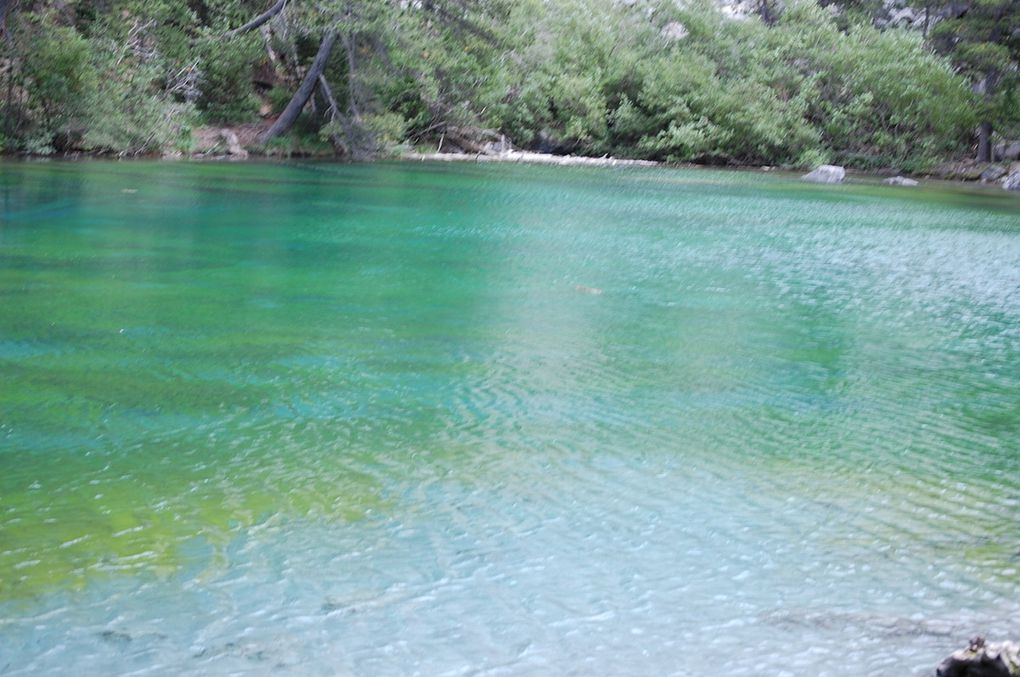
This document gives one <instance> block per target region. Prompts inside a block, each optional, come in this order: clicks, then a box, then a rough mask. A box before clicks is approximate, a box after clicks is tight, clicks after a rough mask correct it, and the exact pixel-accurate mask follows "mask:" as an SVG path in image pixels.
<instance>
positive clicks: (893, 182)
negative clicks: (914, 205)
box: [882, 176, 917, 186]
mask: <svg viewBox="0 0 1020 677" xmlns="http://www.w3.org/2000/svg"><path fill="white" fill-rule="evenodd" d="M882 183H886V184H889V185H890V186H916V185H917V181H914V180H913V179H908V178H907V177H905V176H891V177H889V178H888V179H886V180H885V181H883V182H882Z"/></svg>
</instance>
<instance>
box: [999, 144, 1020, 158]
mask: <svg viewBox="0 0 1020 677" xmlns="http://www.w3.org/2000/svg"><path fill="white" fill-rule="evenodd" d="M995 158H996V159H997V160H1010V161H1013V160H1020V141H1013V142H1012V143H1000V144H999V145H997V146H996V147H995Z"/></svg>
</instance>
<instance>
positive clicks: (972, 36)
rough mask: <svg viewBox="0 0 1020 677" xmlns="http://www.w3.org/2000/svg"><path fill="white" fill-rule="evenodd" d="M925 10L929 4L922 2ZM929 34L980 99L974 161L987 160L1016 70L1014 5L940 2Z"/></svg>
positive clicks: (1018, 40)
mask: <svg viewBox="0 0 1020 677" xmlns="http://www.w3.org/2000/svg"><path fill="white" fill-rule="evenodd" d="M924 6H925V8H926V9H927V8H930V6H931V3H930V0H929V1H928V2H925V3H924ZM939 16H940V18H939V19H938V20H937V23H935V25H934V27H933V28H932V29H931V32H930V34H929V39H930V41H931V43H932V45H933V46H934V47H935V48H936V49H937V50H938V51H940V52H942V53H944V54H947V55H949V56H950V58H951V59H952V60H953V62H954V63H955V64H956V66H957V67H958V68H959V69H960V71H961V72H963V73H965V74H966V75H967V76H968V77H969V78H970V79H971V81H972V82H973V83H974V90H975V91H976V92H977V93H978V94H980V95H981V99H982V106H981V109H980V110H979V111H978V113H979V118H980V124H979V125H978V153H977V155H978V157H977V159H978V161H979V162H991V160H992V132H993V130H994V128H995V126H996V123H997V122H1000V121H1004V120H1005V119H1007V118H1008V117H1009V116H1010V115H1015V114H1016V113H1015V111H1012V110H1010V109H1011V108H1012V106H1010V101H1011V100H1012V98H1013V96H1014V94H1015V92H1016V89H1017V87H1018V85H1020V82H1018V72H1017V70H1018V67H1020V2H1017V0H968V1H966V2H961V1H959V0H956V1H955V2H949V3H944V5H943V6H942V8H941V11H940V12H939Z"/></svg>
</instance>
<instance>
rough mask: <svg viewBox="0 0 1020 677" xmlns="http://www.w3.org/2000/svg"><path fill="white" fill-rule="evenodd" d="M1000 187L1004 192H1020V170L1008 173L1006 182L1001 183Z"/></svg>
mask: <svg viewBox="0 0 1020 677" xmlns="http://www.w3.org/2000/svg"><path fill="white" fill-rule="evenodd" d="M1002 187H1003V188H1005V189H1006V190H1020V169H1017V170H1014V171H1012V172H1010V174H1009V176H1007V177H1006V180H1005V181H1003V182H1002Z"/></svg>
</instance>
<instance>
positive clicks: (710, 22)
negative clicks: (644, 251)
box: [0, 0, 1020, 169]
mask: <svg viewBox="0 0 1020 677" xmlns="http://www.w3.org/2000/svg"><path fill="white" fill-rule="evenodd" d="M839 4H840V6H843V5H846V3H845V2H843V3H839ZM266 6H267V3H266V2H261V1H257V0H203V1H202V2H188V3H182V2H177V1H175V0H120V1H119V2H115V3H109V2H96V1H95V0H77V1H76V2H72V3H57V2H53V1H52V0H33V1H31V2H23V3H18V4H17V5H15V7H16V8H17V9H16V11H15V12H14V13H13V14H12V16H11V17H9V19H10V20H9V25H10V27H11V31H10V36H11V40H9V41H8V44H9V46H8V49H10V50H12V58H10V59H7V60H6V61H7V63H8V64H9V66H8V68H7V69H6V71H5V72H6V76H5V77H6V78H7V82H8V83H9V84H11V87H10V91H11V92H13V93H14V95H13V96H12V97H11V99H10V100H9V101H7V102H5V103H3V104H0V105H3V106H4V114H5V115H4V118H5V124H4V125H3V129H2V130H0V132H2V133H3V134H4V135H5V137H6V140H5V141H6V143H7V147H8V148H14V149H16V150H23V151H24V150H28V151H33V152H49V151H52V150H54V149H57V150H60V149H69V150H74V149H78V148H82V149H89V150H97V151H104V152H114V153H138V152H149V151H156V150H160V149H174V148H182V149H186V147H187V145H188V136H189V130H190V129H191V128H192V127H193V126H195V125H197V124H199V123H203V122H204V123H206V124H216V125H220V124H234V123H243V122H251V121H254V120H256V119H257V118H256V115H255V113H256V111H257V109H258V108H259V106H260V104H265V105H266V107H267V109H268V110H271V111H274V112H276V113H279V112H280V111H281V110H282V109H283V108H284V107H285V106H286V104H287V102H288V100H289V98H290V96H291V94H292V93H293V92H294V90H295V89H296V87H297V85H298V83H299V82H300V80H301V77H302V74H303V72H304V69H305V68H307V67H308V65H309V64H310V62H311V60H312V59H313V58H314V55H315V53H316V51H317V49H318V45H319V42H320V40H321V37H322V35H323V32H324V30H325V28H326V27H327V26H331V27H334V28H336V29H338V30H339V31H340V34H341V36H342V39H340V40H338V41H337V46H336V47H335V48H334V52H333V55H332V58H331V59H330V61H329V62H328V65H327V68H326V70H325V73H324V76H325V78H326V79H327V81H328V82H329V83H330V85H331V92H332V95H333V97H334V99H335V102H336V109H335V110H334V109H333V107H332V105H331V104H330V102H329V101H328V100H327V97H325V96H324V95H323V93H322V92H321V91H319V92H317V93H316V94H315V96H314V97H313V98H312V101H311V103H310V104H309V105H307V106H306V108H305V111H304V114H303V115H302V116H301V118H300V119H299V122H298V124H297V125H295V127H294V128H293V133H294V134H295V135H298V136H302V138H307V139H312V140H313V141H312V142H309V143H311V144H312V145H315V144H319V143H322V142H323V140H328V141H329V142H330V143H333V144H335V145H336V147H337V148H344V147H351V146H354V145H360V146H363V147H365V148H380V147H387V146H388V147H396V146H399V145H401V144H406V143H423V144H434V143H437V142H438V139H439V138H440V137H442V136H443V135H447V134H450V135H453V136H456V135H457V134H460V133H462V132H463V130H471V129H476V130H478V129H489V130H494V131H497V132H501V133H504V134H506V135H508V136H509V137H510V138H511V139H512V140H513V141H515V142H516V143H517V144H519V145H524V146H533V147H537V146H541V147H542V148H546V149H553V150H556V151H558V152H577V153H587V154H605V153H611V154H615V155H620V156H631V157H646V158H653V159H661V160H670V161H696V162H707V163H719V164H726V163H733V164H747V163H754V164H766V163H767V164H787V165H809V164H815V163H818V162H820V161H822V160H832V161H838V162H841V163H845V164H848V165H852V166H858V167H867V168H877V167H890V166H895V167H898V168H902V169H917V168H920V167H923V166H924V165H927V164H931V163H932V162H935V161H937V160H939V159H943V158H945V157H947V156H952V155H959V154H964V153H967V152H969V146H970V143H971V136H972V132H973V128H974V125H975V123H976V121H977V119H978V114H979V113H981V114H982V115H983V116H984V117H986V118H987V117H989V116H992V117H995V118H996V119H998V120H999V121H1000V122H999V123H998V124H999V128H1000V129H1007V130H1009V129H1013V130H1015V131H1017V132H1020V113H1017V112H1016V111H1017V110H1020V106H1015V105H1013V106H1011V103H1015V99H1016V95H1015V92H1016V91H1017V88H1015V87H1014V88H1004V89H1003V90H1002V91H1003V92H1006V93H1004V94H1003V95H1002V96H999V97H998V98H997V99H995V101H985V102H982V101H979V100H978V99H977V98H976V97H975V95H974V94H972V93H971V91H970V89H969V86H968V82H967V81H966V79H965V78H964V77H962V76H961V75H959V74H957V73H955V72H954V71H953V68H952V67H951V65H950V63H949V62H948V61H946V60H945V59H944V58H942V57H938V56H936V55H934V54H933V53H932V51H931V50H930V49H929V47H928V46H926V44H925V43H924V41H923V37H922V36H921V35H919V34H918V33H912V32H908V31H905V30H899V29H895V30H893V29H890V30H878V29H876V28H874V27H873V26H871V25H870V23H868V18H869V14H868V12H866V11H864V10H862V9H861V8H860V7H857V6H856V5H854V7H855V8H856V9H854V10H853V11H844V12H843V13H841V14H839V13H836V12H834V11H832V8H825V7H822V6H820V5H819V4H818V3H817V2H816V0H788V1H787V2H786V3H785V10H784V11H783V12H782V13H781V14H780V15H779V16H778V20H777V21H771V19H773V18H775V17H770V22H769V25H767V24H766V23H765V22H763V21H762V20H760V19H759V18H758V17H757V16H750V17H746V18H744V19H743V20H732V19H729V18H727V17H725V16H724V15H723V14H722V13H721V12H720V11H719V9H718V7H717V5H716V4H715V3H714V2H713V0H687V1H686V2H684V3H677V2H675V0H632V1H630V2H619V0H559V1H558V2H555V3H550V2H546V1H545V0H516V1H513V2H511V1H510V0H471V1H470V2H464V3H454V4H449V3H421V4H417V3H393V2H389V1H388V0H362V1H361V2H358V3H346V2H345V3H341V2H339V1H338V0H324V1H323V2H320V3H316V4H311V3H305V2H297V1H296V0H295V1H294V2H291V3H289V4H288V6H287V9H286V10H285V14H284V15H281V18H279V20H278V21H277V20H274V21H275V23H270V24H267V25H266V27H265V28H266V29H268V30H269V31H270V33H271V36H272V37H271V38H270V39H269V40H268V41H266V40H264V37H263V35H262V34H261V33H259V32H251V33H247V34H244V35H235V36H231V37H228V36H225V31H226V30H227V29H228V28H230V27H235V26H239V25H241V24H242V23H244V22H245V21H247V20H248V19H249V18H251V17H252V16H254V15H255V14H257V13H258V12H260V11H262V10H263V9H264V8H265V7H266ZM455 6H456V9H454V7H455ZM975 49H977V47H975ZM975 58H976V57H975ZM267 71H268V72H269V75H268V76H267V75H266V73H267ZM256 73H261V74H262V75H260V76H259V77H260V79H261V84H260V85H259V86H262V87H264V88H268V90H267V91H259V90H258V89H257V87H256V85H255V83H254V82H253V79H254V77H255V75H256ZM1010 78H1013V79H1016V74H1015V73H1012V72H1010V73H1005V74H1003V77H1002V82H1007V81H1008V80H1009V79H1010ZM3 84H5V83H3V82H0V85H3ZM991 105H994V106H996V107H997V109H996V110H995V111H988V110H982V106H985V107H986V108H987V107H988V106H991ZM1011 125H1012V126H1011ZM478 134H479V138H493V137H492V135H491V134H488V133H481V132H479V133H478ZM447 138H449V137H447ZM497 138H498V137H497ZM299 145H300V144H299ZM307 145H309V144H307V143H306V144H304V145H302V146H301V147H302V148H303V147H304V146H307ZM280 147H281V148H283V147H286V146H280ZM293 152H301V151H300V150H294V151H293Z"/></svg>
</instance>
